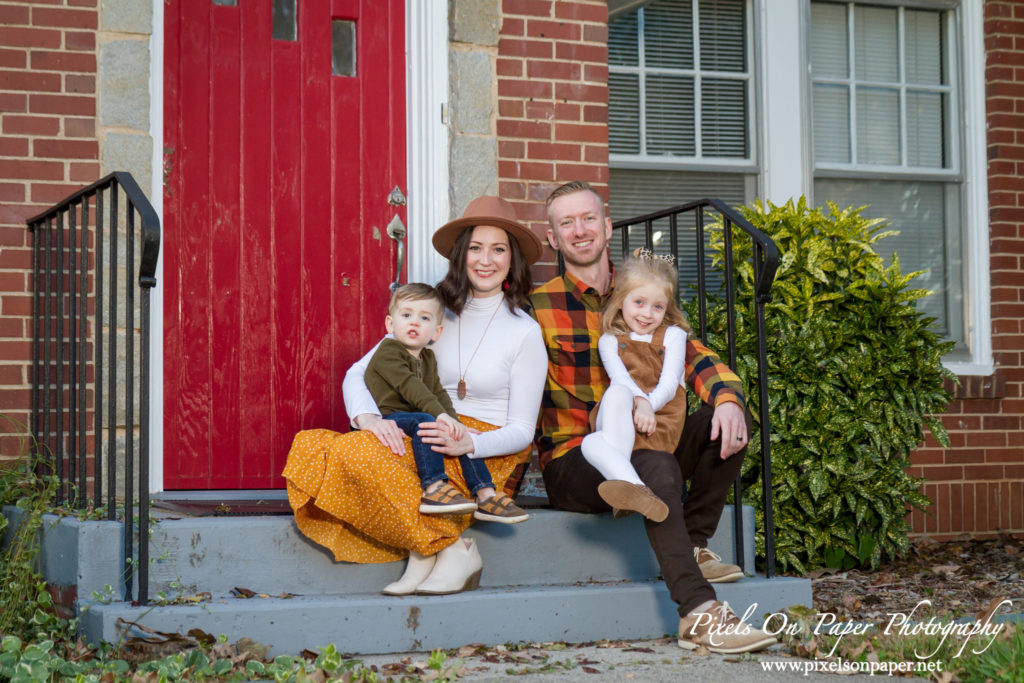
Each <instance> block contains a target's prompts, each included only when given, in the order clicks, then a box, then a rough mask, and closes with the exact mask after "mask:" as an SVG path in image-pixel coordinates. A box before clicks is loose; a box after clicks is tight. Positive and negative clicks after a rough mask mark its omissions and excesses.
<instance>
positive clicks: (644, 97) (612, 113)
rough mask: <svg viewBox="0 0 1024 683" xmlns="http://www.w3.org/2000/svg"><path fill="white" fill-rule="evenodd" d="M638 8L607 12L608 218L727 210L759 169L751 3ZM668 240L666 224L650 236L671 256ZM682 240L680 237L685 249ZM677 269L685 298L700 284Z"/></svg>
mask: <svg viewBox="0 0 1024 683" xmlns="http://www.w3.org/2000/svg"><path fill="white" fill-rule="evenodd" d="M637 5H638V3H630V4H629V5H628V6H629V7H630V8H632V9H627V10H625V11H622V12H616V11H615V10H614V9H613V10H612V17H611V20H610V21H609V27H608V28H609V30H608V34H609V35H608V63H609V75H608V89H609V111H608V116H609V131H608V136H609V152H610V182H609V185H610V206H611V208H612V211H613V212H614V216H613V217H615V218H629V217H632V216H637V215H640V214H643V213H649V212H651V211H656V210H659V209H665V208H668V207H670V206H675V205H678V204H683V203H686V202H689V201H693V200H695V199H701V198H703V197H719V198H721V199H723V200H725V201H726V202H727V203H729V204H732V205H737V204H743V203H746V202H748V201H750V200H752V199H753V198H754V196H755V191H756V190H755V188H756V181H757V168H756V164H755V159H754V153H753V149H754V144H753V138H754V135H753V117H752V110H753V107H752V103H753V99H754V98H753V92H754V91H753V75H752V74H753V70H752V67H751V62H752V60H751V56H750V54H751V45H752V41H751V36H750V13H751V7H750V5H749V3H748V2H747V1H746V0H654V1H648V2H643V3H639V7H637ZM667 234H668V233H667V222H666V226H657V225H656V226H655V249H656V250H657V249H658V247H661V250H663V251H667ZM691 234H692V232H691ZM661 236H665V240H664V243H662V241H661V239H660V238H661ZM686 239H687V238H686V235H685V233H684V232H683V231H681V232H680V242H681V244H686V242H685V240H686ZM691 239H692V237H691ZM691 243H692V242H691ZM679 265H680V280H681V283H682V284H683V287H682V288H681V291H683V292H684V293H685V292H686V287H685V285H686V283H688V282H696V264H692V265H691V266H688V265H687V264H686V263H685V260H683V261H681V262H680V264H679Z"/></svg>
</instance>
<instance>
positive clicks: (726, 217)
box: [612, 198, 779, 578]
mask: <svg viewBox="0 0 1024 683" xmlns="http://www.w3.org/2000/svg"><path fill="white" fill-rule="evenodd" d="M706 209H714V210H715V211H717V212H718V213H719V214H720V215H721V217H722V225H723V228H724V230H723V238H724V244H725V263H724V265H725V288H726V296H725V300H726V323H727V339H728V344H729V365H730V367H732V368H735V367H736V316H735V311H736V297H735V292H734V290H733V273H732V271H733V255H732V251H733V250H732V226H734V225H735V226H736V227H738V228H740V229H741V230H742V231H743V232H744V233H746V234H747V236H749V237H750V239H751V242H752V243H753V257H752V258H753V266H754V278H755V285H754V314H755V319H756V325H757V374H758V397H759V399H760V401H759V403H760V420H761V429H760V437H761V438H760V440H761V467H762V470H761V486H762V492H763V496H764V510H765V514H764V520H765V521H764V527H765V528H764V541H765V544H764V545H765V565H766V566H765V575H766V576H767V577H768V578H772V577H774V576H775V518H774V513H773V510H772V484H771V481H772V470H771V443H770V435H771V425H770V420H769V416H768V361H767V355H768V352H767V340H766V338H765V335H766V332H765V319H764V306H765V304H766V303H769V302H770V301H771V287H772V282H773V281H774V280H775V273H776V271H777V270H778V267H779V249H778V247H776V246H775V242H773V241H772V239H771V237H769V236H768V235H766V234H765V233H763V232H761V231H760V230H758V229H757V228H755V227H754V226H753V225H751V224H750V222H749V221H747V220H746V219H745V218H743V216H741V215H740V214H739V213H738V212H737V211H735V210H734V209H732V208H731V207H729V206H728V205H726V204H725V202H723V201H722V200H720V199H714V198H707V199H699V200H697V201H694V202H689V203H687V204H681V205H679V206H674V207H672V208H668V209H663V210H661V211H655V212H653V213H648V214H645V215H643V216H637V217H635V218H627V219H626V220H621V221H616V222H614V223H613V224H612V228H613V230H614V229H619V230H621V235H622V254H623V256H626V255H627V254H628V253H629V251H630V250H629V246H630V240H629V237H630V235H629V233H630V228H631V227H633V226H638V225H642V226H643V228H644V242H645V246H646V247H647V248H648V249H653V248H654V222H655V221H657V220H662V219H665V218H667V219H668V220H669V249H670V251H671V253H672V254H674V255H675V256H676V262H677V263H678V262H679V257H680V251H679V234H678V227H679V226H678V219H679V216H680V215H682V214H686V213H689V212H691V211H692V212H693V213H694V238H695V245H694V252H695V254H696V258H697V299H698V302H697V305H698V318H699V320H698V325H699V328H700V336H701V341H702V342H703V343H705V344H707V274H706V273H705V264H704V211H705V210H706ZM733 499H734V501H733V504H734V506H735V508H734V512H735V514H734V515H733V519H734V523H735V544H736V563H737V564H739V565H740V566H741V567H742V566H743V564H744V557H743V556H744V550H743V515H742V504H743V487H742V484H741V482H740V477H739V476H738V475H737V477H736V482H735V484H734V495H733Z"/></svg>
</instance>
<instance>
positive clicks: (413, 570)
mask: <svg viewBox="0 0 1024 683" xmlns="http://www.w3.org/2000/svg"><path fill="white" fill-rule="evenodd" d="M436 560H437V555H420V554H419V553H418V552H416V551H415V550H410V551H409V564H407V565H405V572H404V573H403V574H402V578H400V579H399V580H398V581H395V582H394V583H389V584H388V585H386V586H384V588H383V589H382V590H381V593H383V594H384V595H412V594H413V592H414V591H415V590H416V588H417V587H418V586H419V585H420V584H421V583H423V580H424V579H426V578H427V577H428V576H429V575H430V571H431V570H432V569H433V568H434V564H435V562H436Z"/></svg>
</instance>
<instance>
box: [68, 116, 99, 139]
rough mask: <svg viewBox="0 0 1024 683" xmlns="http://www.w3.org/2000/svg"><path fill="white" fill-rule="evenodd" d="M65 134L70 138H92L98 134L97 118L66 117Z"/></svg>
mask: <svg viewBox="0 0 1024 683" xmlns="http://www.w3.org/2000/svg"><path fill="white" fill-rule="evenodd" d="M64 135H66V136H68V137H69V138H91V137H93V136H94V135H96V120H95V119H72V118H66V119H64Z"/></svg>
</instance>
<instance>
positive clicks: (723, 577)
mask: <svg viewBox="0 0 1024 683" xmlns="http://www.w3.org/2000/svg"><path fill="white" fill-rule="evenodd" d="M693 559H695V560H697V566H698V567H700V573H701V574H703V575H704V578H705V579H707V581H708V583H729V582H730V581H739V580H740V579H742V578H743V570H742V569H740V568H739V567H738V566H736V565H734V564H726V563H725V562H722V557H721V555H718V554H716V553H713V552H711V551H710V550H708V549H707V548H698V547H696V546H694V548H693Z"/></svg>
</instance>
